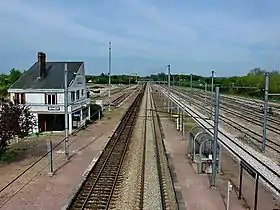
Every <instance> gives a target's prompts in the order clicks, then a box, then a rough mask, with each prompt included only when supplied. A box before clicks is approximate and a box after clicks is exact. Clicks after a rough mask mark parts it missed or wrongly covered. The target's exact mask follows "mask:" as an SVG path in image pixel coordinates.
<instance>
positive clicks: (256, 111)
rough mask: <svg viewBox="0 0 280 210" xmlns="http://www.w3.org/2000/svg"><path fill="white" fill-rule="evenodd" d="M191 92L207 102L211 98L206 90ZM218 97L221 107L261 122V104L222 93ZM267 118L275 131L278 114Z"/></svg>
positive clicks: (279, 122)
mask: <svg viewBox="0 0 280 210" xmlns="http://www.w3.org/2000/svg"><path fill="white" fill-rule="evenodd" d="M178 90H181V91H182V89H181V88H178ZM185 90H186V89H185ZM187 91H188V92H189V91H190V90H189V89H187ZM192 92H193V93H194V94H195V95H197V96H199V97H202V98H205V96H206V97H207V101H209V102H210V100H211V99H210V97H211V93H208V92H207V94H205V91H204V92H203V91H201V90H193V91H192ZM194 94H193V95H194ZM220 99H221V105H222V106H224V107H221V108H231V109H234V110H237V111H238V112H239V113H241V112H242V113H243V114H249V116H248V118H249V119H251V120H256V119H258V121H259V122H260V123H262V122H263V113H262V108H261V106H262V105H263V104H260V103H254V102H252V101H251V100H248V102H246V101H245V99H243V100H240V99H238V98H233V97H228V96H223V95H221V97H220ZM274 108H275V107H274ZM248 118H247V119H248ZM267 120H268V122H269V123H270V124H269V126H270V127H271V130H274V131H275V132H277V131H278V129H277V128H276V127H277V126H278V125H279V124H280V115H279V114H277V113H274V114H273V115H271V114H269V115H268V119H267ZM273 124H274V125H273Z"/></svg>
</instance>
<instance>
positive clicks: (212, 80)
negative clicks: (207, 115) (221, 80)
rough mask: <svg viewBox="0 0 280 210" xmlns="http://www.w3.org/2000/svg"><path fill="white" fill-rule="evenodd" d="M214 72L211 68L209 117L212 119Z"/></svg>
mask: <svg viewBox="0 0 280 210" xmlns="http://www.w3.org/2000/svg"><path fill="white" fill-rule="evenodd" d="M214 73H215V71H214V70H212V75H211V119H213V117H214V115H213V108H214V104H213V103H214V100H213V97H214Z"/></svg>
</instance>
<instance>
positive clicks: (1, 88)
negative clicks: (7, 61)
mask: <svg viewBox="0 0 280 210" xmlns="http://www.w3.org/2000/svg"><path fill="white" fill-rule="evenodd" d="M22 74H23V72H22V71H20V70H18V69H15V68H13V69H11V70H10V72H9V74H0V98H4V97H6V96H7V94H8V92H7V90H8V88H9V87H10V86H11V85H12V84H13V83H15V82H16V81H17V80H18V79H19V78H20V77H21V75H22Z"/></svg>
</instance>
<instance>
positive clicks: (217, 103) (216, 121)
mask: <svg viewBox="0 0 280 210" xmlns="http://www.w3.org/2000/svg"><path fill="white" fill-rule="evenodd" d="M219 106H220V89H219V87H216V94H215V118H214V142H213V165H212V176H211V186H215V183H216V174H217V148H218V132H219V127H218V126H219ZM219 161H220V160H219Z"/></svg>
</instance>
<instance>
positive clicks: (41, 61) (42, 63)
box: [37, 52, 46, 79]
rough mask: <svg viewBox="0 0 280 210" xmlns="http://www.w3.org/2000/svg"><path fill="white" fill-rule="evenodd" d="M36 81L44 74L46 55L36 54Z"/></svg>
mask: <svg viewBox="0 0 280 210" xmlns="http://www.w3.org/2000/svg"><path fill="white" fill-rule="evenodd" d="M37 69H38V79H40V78H42V77H43V76H44V74H45V73H46V54H45V53H43V52H38V62H37Z"/></svg>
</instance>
